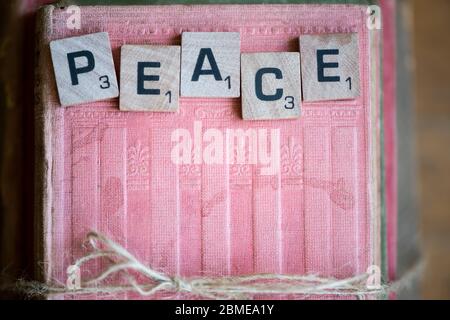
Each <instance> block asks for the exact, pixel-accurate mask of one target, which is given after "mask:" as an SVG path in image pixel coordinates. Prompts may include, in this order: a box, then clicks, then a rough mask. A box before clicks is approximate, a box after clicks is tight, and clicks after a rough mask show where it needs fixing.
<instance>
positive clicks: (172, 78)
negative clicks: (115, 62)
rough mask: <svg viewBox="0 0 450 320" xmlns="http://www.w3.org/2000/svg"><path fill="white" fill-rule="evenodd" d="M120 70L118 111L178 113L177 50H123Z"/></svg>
mask: <svg viewBox="0 0 450 320" xmlns="http://www.w3.org/2000/svg"><path fill="white" fill-rule="evenodd" d="M120 68H121V70H120V110H130V111H168V112H176V111H178V100H179V95H180V47H179V46H131V45H126V46H123V47H122V52H121V67H120Z"/></svg>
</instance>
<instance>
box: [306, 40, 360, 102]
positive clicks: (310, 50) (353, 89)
mask: <svg viewBox="0 0 450 320" xmlns="http://www.w3.org/2000/svg"><path fill="white" fill-rule="evenodd" d="M300 53H301V66H302V86H303V100H304V101H325V100H343V99H354V98H357V97H359V94H360V82H359V51H358V36H357V34H356V33H347V34H319V35H303V36H301V37H300Z"/></svg>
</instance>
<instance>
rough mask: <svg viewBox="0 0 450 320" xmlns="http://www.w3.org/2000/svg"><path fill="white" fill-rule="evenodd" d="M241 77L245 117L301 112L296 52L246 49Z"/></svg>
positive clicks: (283, 116) (286, 116) (290, 115)
mask: <svg viewBox="0 0 450 320" xmlns="http://www.w3.org/2000/svg"><path fill="white" fill-rule="evenodd" d="M241 78H242V116H243V118H244V120H271V119H293V118H298V117H299V116H300V108H301V96H300V93H301V84H300V57H299V54H298V53H297V52H273V53H244V54H242V56H241Z"/></svg>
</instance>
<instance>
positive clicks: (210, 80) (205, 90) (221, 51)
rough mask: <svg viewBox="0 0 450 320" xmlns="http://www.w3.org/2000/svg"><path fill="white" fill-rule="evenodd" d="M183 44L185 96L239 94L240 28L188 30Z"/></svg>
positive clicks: (182, 71)
mask: <svg viewBox="0 0 450 320" xmlns="http://www.w3.org/2000/svg"><path fill="white" fill-rule="evenodd" d="M181 48H182V49H181V96H183V97H239V95H240V79H239V76H240V74H239V71H240V54H241V52H240V51H241V44H240V34H239V33H238V32H184V33H183V35H182V41H181Z"/></svg>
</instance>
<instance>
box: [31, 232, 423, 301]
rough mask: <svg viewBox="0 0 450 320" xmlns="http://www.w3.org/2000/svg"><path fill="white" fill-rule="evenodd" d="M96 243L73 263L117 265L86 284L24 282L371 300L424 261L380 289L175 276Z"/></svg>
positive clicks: (361, 280)
mask: <svg viewBox="0 0 450 320" xmlns="http://www.w3.org/2000/svg"><path fill="white" fill-rule="evenodd" d="M88 241H89V243H90V245H91V247H92V250H91V252H90V253H88V254H87V255H86V256H83V257H81V258H79V259H77V260H76V261H75V263H74V264H73V265H74V266H77V267H78V268H79V270H80V274H81V269H82V268H83V266H85V264H86V263H88V262H90V261H93V260H98V259H105V258H106V259H108V260H109V261H110V262H111V263H110V265H109V266H108V267H106V268H105V269H104V270H102V271H101V272H100V273H99V274H97V275H95V276H94V277H93V278H91V279H87V280H85V281H81V286H80V287H79V288H75V289H69V288H68V287H66V286H61V285H60V286H51V285H43V284H37V283H31V284H30V283H27V284H24V283H22V286H26V288H27V290H26V291H27V292H28V293H39V294H45V295H61V294H69V295H80V294H100V293H107V294H108V293H109V294H115V293H125V292H128V291H135V292H137V293H139V294H140V295H142V296H152V295H156V294H158V293H168V292H172V293H187V294H189V295H192V296H193V297H202V298H209V299H248V298H252V297H253V296H254V295H286V294H299V295H305V296H312V295H332V296H354V297H357V298H361V299H363V298H365V297H367V296H368V295H372V296H377V295H380V294H388V293H389V292H392V291H393V290H399V289H400V288H401V287H403V286H404V284H405V283H404V282H410V281H411V277H412V276H413V275H415V274H417V273H419V272H421V270H422V268H423V265H422V264H419V265H417V266H416V267H415V268H414V270H411V271H410V272H409V274H407V275H405V277H404V278H405V279H400V280H399V281H397V282H396V283H393V284H390V285H387V284H381V285H380V286H378V287H376V288H371V287H369V288H368V286H367V280H368V278H369V276H370V275H369V274H367V273H364V274H359V275H356V276H353V277H349V278H345V279H335V278H323V277H319V276H316V275H283V274H254V275H243V276H224V277H193V278H184V277H178V276H175V277H171V276H169V275H167V274H165V273H163V272H160V271H158V270H155V269H154V268H152V267H149V266H146V265H144V264H143V263H141V262H140V261H139V260H138V259H137V258H136V257H135V256H134V255H132V254H131V253H130V252H129V251H128V250H126V249H125V248H124V247H122V246H121V245H120V244H118V243H116V242H114V241H113V240H111V239H109V238H108V237H105V236H104V235H101V234H99V233H97V232H90V233H89V234H88ZM112 275H124V279H125V280H126V284H120V285H119V284H118V285H108V284H107V283H106V280H107V279H109V278H110V277H111V276H112ZM135 275H139V276H140V278H143V277H145V278H146V279H148V281H143V280H142V279H140V280H139V281H138V280H136V277H135Z"/></svg>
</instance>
